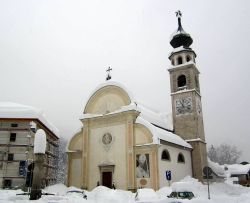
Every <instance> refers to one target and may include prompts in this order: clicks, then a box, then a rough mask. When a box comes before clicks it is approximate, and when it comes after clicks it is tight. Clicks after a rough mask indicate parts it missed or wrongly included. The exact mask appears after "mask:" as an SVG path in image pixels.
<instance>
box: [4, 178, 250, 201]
mask: <svg viewBox="0 0 250 203" xmlns="http://www.w3.org/2000/svg"><path fill="white" fill-rule="evenodd" d="M72 190H75V191H80V189H78V188H75V187H66V186H65V185H63V184H57V185H53V186H49V187H47V188H45V189H44V192H47V193H53V194H55V195H54V196H42V198H41V199H39V200H33V201H30V200H29V199H28V196H26V195H25V196H23V195H21V196H20V195H16V194H20V193H22V191H21V190H0V203H14V202H16V203H19V202H20V203H26V202H27V203H29V202H37V203H81V202H84V203H149V202H152V203H154V202H157V203H170V202H184V203H221V202H223V203H225V202H226V203H239V202H240V203H250V188H246V187H243V186H240V185H233V184H232V183H231V182H229V181H227V182H226V183H212V184H211V185H210V192H211V199H210V200H208V196H207V195H208V194H207V186H206V185H203V184H201V183H200V182H198V181H197V180H196V179H193V178H191V177H186V178H184V179H183V180H182V181H181V182H177V183H173V184H172V185H171V187H164V188H161V189H160V190H159V191H156V192H155V191H154V190H152V189H146V188H145V189H140V190H138V195H137V197H136V198H135V196H136V193H132V192H129V191H124V190H112V189H109V188H106V187H103V186H99V187H96V188H95V189H93V190H92V191H85V194H86V195H87V200H86V199H84V198H83V197H82V195H81V193H67V192H68V191H72ZM185 190H188V191H192V192H193V193H194V195H195V198H193V199H192V200H173V199H170V198H167V195H169V194H170V193H171V192H172V191H185ZM135 199H136V200H135Z"/></svg>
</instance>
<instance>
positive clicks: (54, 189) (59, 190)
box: [44, 183, 69, 195]
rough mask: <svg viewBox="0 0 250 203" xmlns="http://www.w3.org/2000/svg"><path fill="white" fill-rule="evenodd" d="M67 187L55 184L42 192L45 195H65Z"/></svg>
mask: <svg viewBox="0 0 250 203" xmlns="http://www.w3.org/2000/svg"><path fill="white" fill-rule="evenodd" d="M68 189H69V188H68V187H67V186H65V185H64V184H62V183H59V184H56V185H50V186H48V187H46V188H44V192H47V193H52V194H56V195H65V194H66V193H67V191H68Z"/></svg>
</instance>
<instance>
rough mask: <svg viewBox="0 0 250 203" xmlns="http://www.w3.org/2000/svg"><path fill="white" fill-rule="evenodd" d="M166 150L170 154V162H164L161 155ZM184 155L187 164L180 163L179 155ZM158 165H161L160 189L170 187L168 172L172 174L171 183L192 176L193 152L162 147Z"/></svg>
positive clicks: (167, 146)
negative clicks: (167, 177)
mask: <svg viewBox="0 0 250 203" xmlns="http://www.w3.org/2000/svg"><path fill="white" fill-rule="evenodd" d="M164 149H167V150H168V152H169V154H170V159H171V160H170V161H166V160H162V159H161V154H162V152H163V150H164ZM180 152H181V153H182V154H183V155H184V158H185V163H178V161H177V158H178V154H179V153H180ZM158 164H159V184H160V188H161V187H164V186H168V185H169V182H168V181H167V180H166V171H167V170H170V171H171V173H172V180H171V181H170V183H172V182H175V181H179V180H181V179H182V178H184V177H185V176H187V175H190V176H192V164H191V152H190V151H189V150H184V149H181V148H176V147H173V146H169V145H161V146H160V147H159V149H158Z"/></svg>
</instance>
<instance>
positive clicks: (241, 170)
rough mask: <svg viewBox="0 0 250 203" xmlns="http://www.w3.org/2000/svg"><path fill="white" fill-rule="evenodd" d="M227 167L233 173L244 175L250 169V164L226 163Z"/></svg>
mask: <svg viewBox="0 0 250 203" xmlns="http://www.w3.org/2000/svg"><path fill="white" fill-rule="evenodd" d="M225 167H226V168H227V169H228V171H229V172H230V173H231V174H232V175H242V174H247V173H249V171H250V164H246V165H242V164H232V165H226V164H225Z"/></svg>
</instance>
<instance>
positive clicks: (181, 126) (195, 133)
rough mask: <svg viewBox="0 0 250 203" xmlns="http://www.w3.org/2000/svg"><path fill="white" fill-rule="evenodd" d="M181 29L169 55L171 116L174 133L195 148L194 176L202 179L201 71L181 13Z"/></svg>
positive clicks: (172, 38)
mask: <svg viewBox="0 0 250 203" xmlns="http://www.w3.org/2000/svg"><path fill="white" fill-rule="evenodd" d="M176 16H177V18H178V29H177V31H176V32H174V33H173V35H172V37H171V40H170V44H171V46H172V47H173V48H174V49H173V51H172V52H171V53H170V55H169V60H170V61H171V67H170V68H169V69H168V71H169V74H170V85H171V98H172V115H173V125H174V133H175V134H177V135H179V136H180V137H182V138H183V139H184V140H186V141H187V142H188V143H189V144H191V145H192V147H193V150H192V167H193V176H194V177H195V178H198V179H199V180H202V179H203V173H202V169H203V167H204V166H206V165H207V151H206V142H205V133H204V125H203V115H202V106H201V93H200V84H199V74H200V72H199V70H198V69H197V67H196V62H195V58H196V54H195V52H194V51H193V50H192V48H190V45H191V44H192V43H193V39H192V38H191V36H190V35H189V34H188V33H186V32H185V31H184V29H183V28H182V25H181V17H182V14H181V12H180V11H177V12H176Z"/></svg>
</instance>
